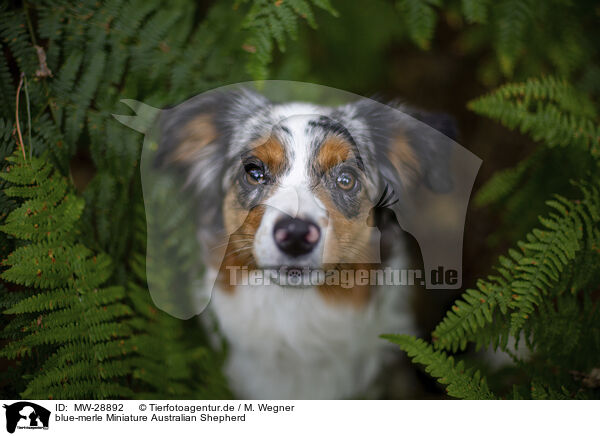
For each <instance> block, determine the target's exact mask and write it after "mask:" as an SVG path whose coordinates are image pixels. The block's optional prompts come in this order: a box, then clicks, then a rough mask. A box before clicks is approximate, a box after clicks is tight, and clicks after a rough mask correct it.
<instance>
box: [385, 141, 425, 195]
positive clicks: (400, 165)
mask: <svg viewBox="0 0 600 436" xmlns="http://www.w3.org/2000/svg"><path fill="white" fill-rule="evenodd" d="M388 158H389V160H390V162H391V164H392V165H393V166H394V168H396V171H398V174H399V175H400V179H401V180H402V183H403V184H404V186H406V187H407V188H408V187H410V186H413V185H414V184H415V183H416V182H417V180H418V178H419V174H420V172H421V166H420V165H419V159H418V158H417V155H416V153H415V151H414V150H413V149H412V147H411V146H410V145H409V144H408V139H407V138H406V136H405V135H404V134H403V133H402V132H399V133H398V134H397V135H396V136H395V137H394V138H393V140H392V143H391V147H390V151H389V152H388Z"/></svg>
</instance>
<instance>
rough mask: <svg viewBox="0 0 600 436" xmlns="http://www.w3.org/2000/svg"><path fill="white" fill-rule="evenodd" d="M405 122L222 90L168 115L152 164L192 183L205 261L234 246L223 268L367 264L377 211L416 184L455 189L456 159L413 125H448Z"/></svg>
mask: <svg viewBox="0 0 600 436" xmlns="http://www.w3.org/2000/svg"><path fill="white" fill-rule="evenodd" d="M402 109H403V110H404V111H405V112H406V108H402ZM408 113H409V114H410V115H412V116H410V115H408V114H407V113H403V112H401V111H399V110H396V109H391V108H390V107H389V106H386V105H383V104H380V103H377V102H375V101H373V100H369V99H363V100H359V101H357V102H355V103H352V104H348V105H344V106H339V107H323V106H316V105H312V104H307V103H287V104H275V103H272V102H270V101H269V100H267V99H266V98H264V97H262V96H260V95H258V94H255V93H253V92H250V91H246V90H239V91H226V92H223V91H215V92H211V93H208V94H203V95H202V96H199V97H196V98H192V99H190V100H188V101H186V102H184V103H182V104H180V105H178V106H176V107H174V108H172V109H168V110H166V111H164V112H163V114H162V115H161V121H160V138H161V139H160V146H159V153H158V155H157V161H156V162H157V164H158V165H160V166H161V167H169V168H175V169H176V170H177V171H179V172H182V173H183V174H185V178H186V180H187V183H188V186H189V187H190V188H191V189H192V191H193V193H194V195H195V196H196V197H197V202H196V203H197V205H198V215H199V229H200V234H201V237H202V239H203V241H204V243H205V244H206V245H207V247H208V249H209V252H210V249H211V247H220V246H226V247H227V250H226V253H225V260H224V262H225V263H227V264H236V265H242V266H249V267H251V268H252V267H255V266H257V267H261V268H271V267H279V266H293V267H309V268H322V267H323V264H324V263H334V264H344V263H350V264H357V263H370V262H372V260H373V259H376V258H377V257H378V253H374V252H373V251H374V250H379V246H378V245H377V246H374V244H373V238H372V236H373V232H374V230H375V228H376V226H378V225H379V223H380V222H381V221H380V220H379V218H378V217H380V212H381V211H383V210H385V209H386V208H388V207H390V206H391V205H393V204H398V203H399V204H400V205H401V204H402V202H403V201H404V198H405V195H406V192H408V191H409V190H411V189H413V188H414V187H415V186H418V185H420V184H424V185H426V186H427V187H429V188H430V189H431V190H433V191H445V190H447V189H449V188H450V179H449V176H448V163H447V158H448V153H449V150H447V149H446V148H444V147H438V146H437V145H436V143H435V141H431V140H430V139H429V138H431V136H430V135H429V134H427V132H426V130H427V129H429V128H428V127H426V126H425V125H424V124H423V123H420V122H418V121H417V120H416V119H415V118H413V116H414V117H416V118H420V119H422V120H423V121H424V122H425V123H427V124H430V125H432V126H433V127H434V128H436V129H438V130H441V131H442V132H443V133H446V134H448V135H449V136H450V135H453V125H452V123H451V122H450V121H449V120H448V118H445V117H436V116H431V115H428V114H423V113H415V112H412V113H411V112H408ZM209 260H210V259H209Z"/></svg>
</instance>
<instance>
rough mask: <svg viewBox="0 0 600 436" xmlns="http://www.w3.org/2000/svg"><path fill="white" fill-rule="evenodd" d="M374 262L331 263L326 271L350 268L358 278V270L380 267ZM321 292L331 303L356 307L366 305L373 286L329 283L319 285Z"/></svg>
mask: <svg viewBox="0 0 600 436" xmlns="http://www.w3.org/2000/svg"><path fill="white" fill-rule="evenodd" d="M378 267H379V266H375V265H373V264H344V265H331V266H326V267H325V268H324V269H325V271H330V270H332V269H334V268H338V269H344V270H350V271H352V274H354V277H355V279H354V280H356V270H365V271H369V270H370V269H373V268H378ZM319 294H320V295H321V296H322V297H323V299H324V300H325V301H326V302H327V303H329V304H336V305H337V304H339V305H351V306H354V307H356V308H361V307H364V306H365V305H366V304H367V303H368V302H369V299H370V297H371V286H370V285H369V284H366V285H360V286H358V285H355V286H354V287H352V288H350V289H348V288H344V287H342V286H341V284H340V285H328V284H327V283H325V284H323V285H321V286H319Z"/></svg>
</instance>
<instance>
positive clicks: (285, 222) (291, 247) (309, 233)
mask: <svg viewBox="0 0 600 436" xmlns="http://www.w3.org/2000/svg"><path fill="white" fill-rule="evenodd" d="M320 237H321V231H320V230H319V227H317V225H316V224H314V223H312V222H310V221H305V220H302V219H299V218H292V217H287V218H283V219H281V220H279V221H278V222H277V223H276V224H275V228H274V229H273V238H274V239H275V243H276V244H277V246H278V247H279V249H280V250H281V251H283V252H284V253H286V254H289V255H290V256H302V255H303V254H307V253H310V252H311V251H312V249H313V248H314V247H315V245H317V243H318V242H319V238H320Z"/></svg>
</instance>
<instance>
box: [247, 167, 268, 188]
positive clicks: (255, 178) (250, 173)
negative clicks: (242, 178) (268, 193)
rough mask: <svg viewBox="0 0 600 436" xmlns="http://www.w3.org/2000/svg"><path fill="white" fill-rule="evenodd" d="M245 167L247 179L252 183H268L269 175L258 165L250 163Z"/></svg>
mask: <svg viewBox="0 0 600 436" xmlns="http://www.w3.org/2000/svg"><path fill="white" fill-rule="evenodd" d="M244 169H245V170H246V180H248V183H250V184H252V185H262V184H264V183H266V181H267V177H266V175H265V172H264V171H263V170H262V169H261V168H260V167H258V166H257V165H254V164H250V165H247V166H246V167H245V168H244Z"/></svg>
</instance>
